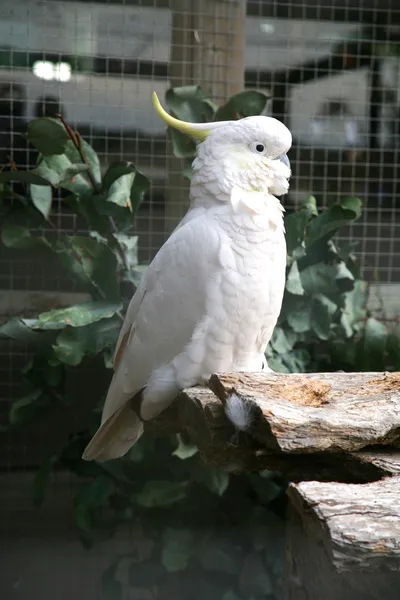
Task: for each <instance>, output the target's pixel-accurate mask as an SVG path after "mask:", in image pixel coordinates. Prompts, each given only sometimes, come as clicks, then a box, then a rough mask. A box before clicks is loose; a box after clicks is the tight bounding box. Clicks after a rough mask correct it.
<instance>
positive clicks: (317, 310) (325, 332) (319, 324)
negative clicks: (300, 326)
mask: <svg viewBox="0 0 400 600" xmlns="http://www.w3.org/2000/svg"><path fill="white" fill-rule="evenodd" d="M330 325H331V318H330V313H329V309H328V307H327V306H326V304H323V303H322V302H319V301H318V300H317V299H315V298H313V301H312V308H311V327H312V329H313V330H314V332H315V333H316V335H317V337H319V339H320V340H328V339H329V334H330V329H331V328H330Z"/></svg>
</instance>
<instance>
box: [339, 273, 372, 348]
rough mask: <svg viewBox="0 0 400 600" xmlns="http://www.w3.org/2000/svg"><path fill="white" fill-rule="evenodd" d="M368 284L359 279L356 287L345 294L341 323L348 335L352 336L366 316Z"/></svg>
mask: <svg viewBox="0 0 400 600" xmlns="http://www.w3.org/2000/svg"><path fill="white" fill-rule="evenodd" d="M367 299H368V286H367V283H366V282H365V281H359V280H357V281H356V282H355V284H354V288H353V289H352V290H351V291H350V292H347V293H346V294H345V304H344V308H343V311H342V314H341V317H340V323H341V325H342V327H343V329H344V332H345V335H346V337H351V336H352V335H353V334H354V333H355V332H356V331H358V330H359V329H360V327H361V326H362V324H363V322H364V320H365V317H366V313H367V311H366V306H367Z"/></svg>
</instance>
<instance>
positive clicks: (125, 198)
mask: <svg viewBox="0 0 400 600" xmlns="http://www.w3.org/2000/svg"><path fill="white" fill-rule="evenodd" d="M134 178H135V174H134V173H133V172H132V173H129V175H122V177H119V178H118V179H116V180H115V181H114V183H113V184H112V185H111V186H110V189H109V190H108V194H107V200H108V202H113V203H114V204H118V206H123V207H124V208H129V210H132V204H131V187H132V184H133V180H134Z"/></svg>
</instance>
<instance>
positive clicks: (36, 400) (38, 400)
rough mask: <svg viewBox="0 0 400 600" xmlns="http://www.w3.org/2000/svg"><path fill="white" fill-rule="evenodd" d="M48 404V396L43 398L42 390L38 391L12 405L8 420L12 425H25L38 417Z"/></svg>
mask: <svg viewBox="0 0 400 600" xmlns="http://www.w3.org/2000/svg"><path fill="white" fill-rule="evenodd" d="M47 403H48V399H47V397H46V396H43V390H42V389H36V390H33V391H32V392H30V393H29V394H26V396H23V397H22V398H18V400H15V401H14V402H13V403H12V404H11V408H10V412H9V416H8V419H9V421H10V423H11V425H16V424H18V423H23V422H25V421H27V420H30V419H32V418H33V417H34V416H36V413H37V412H38V410H39V409H40V408H42V407H43V406H44V405H46V404H47Z"/></svg>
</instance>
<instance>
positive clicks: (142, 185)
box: [131, 170, 150, 213]
mask: <svg viewBox="0 0 400 600" xmlns="http://www.w3.org/2000/svg"><path fill="white" fill-rule="evenodd" d="M149 187H150V181H149V180H148V178H147V177H146V176H145V175H143V173H141V172H140V171H138V170H136V173H135V178H134V180H133V185H132V187H131V206H132V212H133V213H135V212H136V211H137V209H138V208H139V206H140V205H141V203H142V201H143V198H144V195H145V193H146V192H147V190H148V189H149Z"/></svg>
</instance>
